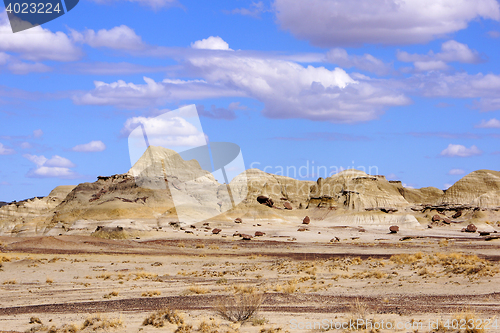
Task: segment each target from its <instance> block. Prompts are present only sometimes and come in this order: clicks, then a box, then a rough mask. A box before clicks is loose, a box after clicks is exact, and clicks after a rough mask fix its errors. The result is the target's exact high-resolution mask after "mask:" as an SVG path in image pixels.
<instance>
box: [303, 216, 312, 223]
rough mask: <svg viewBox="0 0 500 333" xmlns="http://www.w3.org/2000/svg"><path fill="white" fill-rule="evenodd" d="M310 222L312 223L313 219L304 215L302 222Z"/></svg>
mask: <svg viewBox="0 0 500 333" xmlns="http://www.w3.org/2000/svg"><path fill="white" fill-rule="evenodd" d="M309 223H311V219H310V218H309V216H306V217H304V219H303V220H302V224H309Z"/></svg>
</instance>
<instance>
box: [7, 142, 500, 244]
mask: <svg viewBox="0 0 500 333" xmlns="http://www.w3.org/2000/svg"><path fill="white" fill-rule="evenodd" d="M228 193H229V195H230V196H231V198H229V197H228ZM230 199H231V200H230ZM235 202H236V204H235ZM436 215H437V216H439V217H440V219H439V220H437V221H434V220H433V217H434V216H436ZM179 216H182V217H183V218H182V220H180V219H179ZM305 216H308V217H310V223H311V225H314V224H315V223H316V222H318V221H320V222H321V223H326V224H328V225H332V226H335V225H352V226H387V227H388V226H393V225H394V226H401V227H405V228H417V229H418V228H427V226H428V225H429V226H432V225H433V224H434V225H436V223H441V224H443V225H451V224H452V222H453V223H464V224H465V225H467V224H469V223H490V224H491V223H493V224H494V223H497V221H499V220H500V172H498V171H491V170H478V171H474V172H472V173H470V174H468V175H466V176H465V177H463V178H462V179H461V180H459V181H458V182H456V183H455V184H454V185H453V186H451V187H450V188H449V189H448V190H446V191H442V190H439V189H437V188H433V187H425V188H421V189H412V188H406V187H404V186H403V185H402V183H401V182H399V181H388V180H387V179H386V178H385V177H384V176H380V175H368V174H366V173H365V172H363V171H359V170H345V171H342V172H339V173H338V174H335V175H333V176H331V177H328V178H325V179H323V178H319V179H318V180H317V181H300V180H296V179H293V178H289V177H285V176H280V175H273V174H269V173H266V172H263V171H261V170H258V169H249V170H246V171H244V172H243V173H241V174H240V175H238V176H236V177H235V178H234V179H233V180H232V181H231V182H230V184H227V185H226V184H221V183H220V182H218V181H217V180H216V179H215V178H214V176H213V175H212V174H211V173H209V172H208V171H205V170H203V169H202V168H201V167H200V165H199V164H198V162H197V161H195V160H190V161H184V160H183V159H182V158H181V157H180V156H179V155H177V154H176V153H175V152H173V151H171V150H168V149H165V148H161V147H150V148H148V149H147V150H146V152H145V153H144V155H143V156H142V157H141V158H140V159H139V161H137V163H136V164H135V165H134V166H133V167H132V168H131V169H130V171H129V172H128V173H126V174H121V175H114V176H109V177H98V179H97V181H95V182H93V183H82V184H79V185H76V186H59V187H56V188H55V189H54V190H53V191H52V192H51V193H50V194H49V195H48V196H47V197H43V198H34V199H30V200H27V201H23V202H18V203H10V204H7V205H5V206H3V207H0V234H3V235H33V234H68V233H69V234H71V233H80V234H88V233H89V232H92V231H93V230H95V228H96V227H97V226H102V225H106V224H107V225H109V226H114V225H116V226H122V227H123V226H125V227H126V228H128V229H134V230H154V229H156V230H158V229H159V228H160V229H161V228H164V227H169V226H171V225H175V226H176V227H179V226H181V225H183V224H193V223H194V224H201V223H204V222H206V221H210V222H217V223H219V224H221V225H223V224H224V223H231V224H234V223H235V220H236V221H237V222H236V223H243V224H244V223H245V222H246V223H257V222H264V221H265V222H267V223H275V224H280V225H283V226H285V227H286V226H287V225H289V224H291V225H293V226H294V228H295V226H296V225H297V224H300V223H302V221H303V219H304V217H305ZM448 221H449V223H448ZM499 223H500V222H499Z"/></svg>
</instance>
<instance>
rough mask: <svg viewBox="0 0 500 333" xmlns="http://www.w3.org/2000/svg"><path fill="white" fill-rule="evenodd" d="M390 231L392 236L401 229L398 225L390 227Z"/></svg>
mask: <svg viewBox="0 0 500 333" xmlns="http://www.w3.org/2000/svg"><path fill="white" fill-rule="evenodd" d="M389 231H390V232H391V234H396V233H397V232H398V231H399V227H398V226H397V225H393V226H391V227H389Z"/></svg>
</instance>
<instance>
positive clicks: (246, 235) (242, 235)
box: [241, 234, 253, 240]
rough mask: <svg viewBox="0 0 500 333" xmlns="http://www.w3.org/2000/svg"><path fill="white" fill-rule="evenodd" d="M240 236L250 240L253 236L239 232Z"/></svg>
mask: <svg viewBox="0 0 500 333" xmlns="http://www.w3.org/2000/svg"><path fill="white" fill-rule="evenodd" d="M241 237H242V239H243V240H251V239H252V238H253V237H252V236H251V235H248V234H241Z"/></svg>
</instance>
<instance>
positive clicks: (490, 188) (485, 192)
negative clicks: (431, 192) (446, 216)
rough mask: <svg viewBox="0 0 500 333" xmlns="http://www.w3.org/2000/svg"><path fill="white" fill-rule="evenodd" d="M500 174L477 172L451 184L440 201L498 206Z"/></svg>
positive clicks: (485, 171)
mask: <svg viewBox="0 0 500 333" xmlns="http://www.w3.org/2000/svg"><path fill="white" fill-rule="evenodd" d="M499 191H500V172H498V171H491V170H477V171H474V172H471V173H470V174H468V175H466V176H465V177H463V178H462V179H460V180H459V181H458V182H456V183H455V184H453V186H451V187H450V188H449V189H447V190H446V193H445V194H444V196H443V197H442V199H441V203H443V204H454V205H474V206H480V207H497V206H500V199H499V196H498V194H499Z"/></svg>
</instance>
